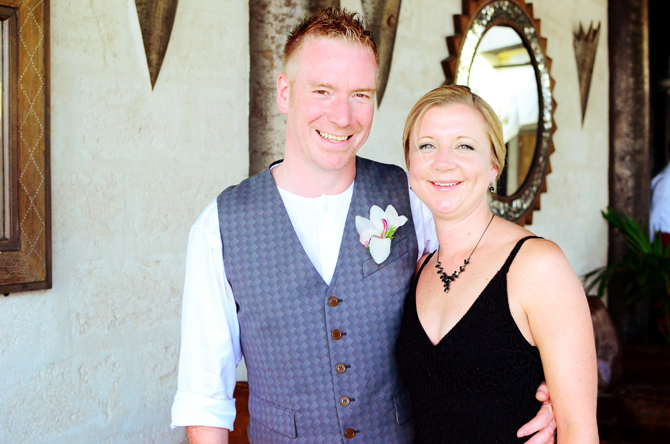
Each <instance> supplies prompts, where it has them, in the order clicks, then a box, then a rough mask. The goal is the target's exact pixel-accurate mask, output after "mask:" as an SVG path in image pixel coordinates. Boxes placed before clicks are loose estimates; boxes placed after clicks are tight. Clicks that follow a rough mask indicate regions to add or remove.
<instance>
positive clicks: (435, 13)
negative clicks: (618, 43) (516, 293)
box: [342, 0, 609, 275]
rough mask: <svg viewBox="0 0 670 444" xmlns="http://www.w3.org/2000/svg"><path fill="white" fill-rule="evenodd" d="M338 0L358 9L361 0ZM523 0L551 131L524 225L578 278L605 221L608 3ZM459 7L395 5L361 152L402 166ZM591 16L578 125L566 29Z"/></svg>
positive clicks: (599, 251)
mask: <svg viewBox="0 0 670 444" xmlns="http://www.w3.org/2000/svg"><path fill="white" fill-rule="evenodd" d="M345 3H346V4H347V6H349V7H352V8H354V9H357V10H360V9H358V8H359V6H358V5H360V0H346V1H343V2H342V4H345ZM529 3H532V4H533V7H534V14H535V17H536V18H539V19H540V20H541V35H542V36H543V37H545V38H546V39H547V55H548V56H549V57H550V58H551V59H552V60H553V64H552V69H551V76H552V77H553V79H554V80H555V81H556V87H555V89H554V94H555V100H556V103H557V104H558V106H557V108H556V113H555V115H554V118H555V121H556V126H557V128H558V129H557V131H556V133H555V134H554V145H555V148H556V150H555V152H554V154H552V155H551V157H550V162H551V169H552V172H551V174H549V176H548V178H547V190H548V191H547V192H546V193H544V194H542V197H541V206H542V208H541V210H540V211H536V212H535V213H534V215H533V224H532V225H528V226H527V228H528V229H529V230H531V231H533V232H535V233H536V234H537V235H539V236H543V237H546V238H548V239H551V240H553V241H554V242H556V243H558V245H560V246H561V248H563V251H564V252H565V253H566V255H567V257H568V260H569V261H570V264H571V265H572V267H573V269H574V270H575V272H577V273H578V274H579V275H583V274H584V273H586V272H588V271H590V270H592V269H593V268H595V267H598V266H601V265H603V264H604V263H605V262H606V253H607V226H606V224H605V222H604V220H603V219H602V217H601V216H600V210H601V209H604V208H605V207H606V206H607V199H608V196H607V167H608V120H609V119H608V81H609V80H608V75H607V73H608V66H607V1H606V0H584V1H577V0H571V1H561V2H556V1H550V0H533V1H532V2H529ZM461 12H462V11H461V1H459V0H450V1H441V2H440V1H434V2H430V5H429V4H427V2H413V1H405V2H403V3H402V8H401V11H400V20H399V22H398V34H397V36H396V43H395V52H394V54H393V66H392V67H391V74H390V77H389V83H388V86H387V89H386V93H385V95H384V100H383V102H382V104H381V106H380V107H379V108H378V110H377V113H376V116H375V120H374V124H373V127H372V132H371V134H370V138H369V139H368V142H367V143H366V144H365V146H364V147H363V149H362V150H361V152H360V153H361V155H362V156H365V157H369V158H372V159H375V160H380V161H384V162H389V163H395V164H398V165H401V166H403V167H404V166H405V161H404V159H403V155H402V147H401V138H402V131H403V127H404V124H405V119H406V118H407V114H408V112H409V110H410V108H411V107H412V106H413V105H414V103H415V102H416V101H417V100H418V99H419V98H420V97H421V96H422V95H423V94H425V93H426V92H428V91H429V90H430V89H432V88H436V87H438V86H440V85H441V84H442V83H443V82H444V80H445V78H444V73H443V71H442V67H441V65H440V62H441V61H442V60H444V59H445V58H446V57H447V56H448V55H449V51H448V50H447V45H446V37H447V36H449V35H453V33H454V27H453V19H452V17H453V15H454V14H460V13H461ZM591 21H593V22H594V23H596V24H597V23H598V22H601V23H602V25H601V29H600V39H599V42H598V50H597V56H596V61H595V67H594V73H593V80H592V82H591V92H590V96H589V101H588V108H587V112H586V118H585V120H584V126H583V127H582V125H581V105H580V101H579V84H578V80H577V68H576V63H575V55H574V50H573V45H572V32H573V30H575V29H576V28H577V27H578V26H579V23H580V22H582V23H583V24H584V25H585V26H587V27H588V25H589V23H590V22H591Z"/></svg>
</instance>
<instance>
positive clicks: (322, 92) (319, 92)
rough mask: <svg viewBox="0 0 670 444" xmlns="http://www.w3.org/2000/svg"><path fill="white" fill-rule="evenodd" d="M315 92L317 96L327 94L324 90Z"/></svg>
mask: <svg viewBox="0 0 670 444" xmlns="http://www.w3.org/2000/svg"><path fill="white" fill-rule="evenodd" d="M315 92H316V93H317V94H321V95H323V94H327V93H328V92H327V91H326V90H325V89H317V90H316V91H315Z"/></svg>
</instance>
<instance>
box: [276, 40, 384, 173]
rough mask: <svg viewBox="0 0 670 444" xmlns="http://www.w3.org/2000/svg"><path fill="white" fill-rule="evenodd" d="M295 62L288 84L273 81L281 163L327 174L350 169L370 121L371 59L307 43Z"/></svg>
mask: <svg viewBox="0 0 670 444" xmlns="http://www.w3.org/2000/svg"><path fill="white" fill-rule="evenodd" d="M294 57H296V60H295V61H294V62H295V65H294V66H295V67H296V69H295V73H294V76H295V78H294V79H292V80H293V82H292V84H289V79H288V78H287V77H286V75H285V74H281V75H280V76H279V79H278V81H277V104H278V107H279V110H280V111H281V112H282V113H284V114H287V122H286V123H287V128H286V159H287V160H289V159H291V160H292V161H294V160H295V161H298V162H300V163H302V164H303V165H304V166H306V167H310V168H314V167H316V168H317V169H321V170H328V171H333V170H342V169H343V168H345V167H353V166H354V165H355V163H354V159H355V155H356V152H358V150H359V149H360V148H361V146H363V143H365V141H366V140H367V138H368V135H369V134H370V127H371V125H372V116H373V115H374V109H375V108H374V93H375V80H376V74H377V65H376V62H375V58H374V55H373V54H372V52H371V51H370V50H369V49H368V48H366V47H364V46H362V45H360V44H357V43H347V42H345V41H344V40H342V39H338V38H326V37H308V38H307V39H306V41H305V42H304V43H303V45H302V48H301V49H300V50H299V53H298V54H296V55H294ZM291 75H293V74H291Z"/></svg>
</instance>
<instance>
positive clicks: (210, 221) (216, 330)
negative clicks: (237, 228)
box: [171, 201, 242, 430]
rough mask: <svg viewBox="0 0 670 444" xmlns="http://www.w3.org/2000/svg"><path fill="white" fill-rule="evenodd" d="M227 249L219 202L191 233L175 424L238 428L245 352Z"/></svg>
mask: <svg viewBox="0 0 670 444" xmlns="http://www.w3.org/2000/svg"><path fill="white" fill-rule="evenodd" d="M222 251H223V249H222V245H221V237H220V235H219V220H218V212H217V206H216V201H214V202H212V203H210V204H209V205H208V206H207V208H205V210H204V211H203V212H202V214H201V215H200V217H199V218H198V220H197V221H196V222H195V224H194V225H193V226H192V227H191V232H190V234H189V240H188V250H187V253H186V276H185V281H184V299H183V303H182V324H181V350H180V354H179V376H178V382H177V394H176V396H175V399H174V403H173V405H172V424H171V427H173V428H174V427H180V426H210V427H222V428H226V429H229V430H233V422H234V421H235V400H234V399H233V391H234V390H235V383H236V375H235V369H236V367H237V365H238V364H239V362H240V360H241V359H242V353H241V349H240V328H239V323H238V320H237V309H236V305H235V299H234V297H233V292H232V288H231V287H230V284H229V283H228V280H227V279H226V274H225V270H224V266H223V254H222Z"/></svg>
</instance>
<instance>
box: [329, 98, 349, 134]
mask: <svg viewBox="0 0 670 444" xmlns="http://www.w3.org/2000/svg"><path fill="white" fill-rule="evenodd" d="M328 118H329V119H330V121H331V122H333V123H334V124H335V125H337V126H338V127H340V128H346V127H347V126H349V123H350V122H351V106H350V104H349V100H347V99H346V98H337V99H336V100H334V101H333V102H332V104H331V106H330V110H329V116H328Z"/></svg>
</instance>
